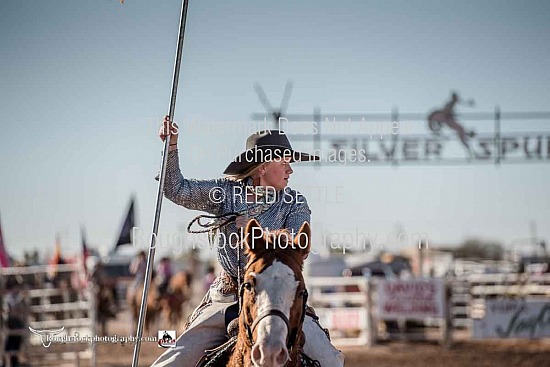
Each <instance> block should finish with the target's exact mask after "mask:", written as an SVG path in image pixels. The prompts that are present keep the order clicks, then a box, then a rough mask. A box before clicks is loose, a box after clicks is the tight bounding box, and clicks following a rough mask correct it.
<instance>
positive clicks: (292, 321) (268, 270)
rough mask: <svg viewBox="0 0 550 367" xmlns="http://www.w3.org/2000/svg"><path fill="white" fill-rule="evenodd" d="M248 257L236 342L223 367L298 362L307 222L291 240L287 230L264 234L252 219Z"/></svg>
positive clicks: (278, 365) (273, 366) (308, 233)
mask: <svg viewBox="0 0 550 367" xmlns="http://www.w3.org/2000/svg"><path fill="white" fill-rule="evenodd" d="M245 233H246V237H245V241H244V245H245V247H246V250H245V251H246V254H247V255H248V263H247V265H246V268H245V274H244V281H243V283H242V285H241V288H240V290H239V298H240V302H241V310H240V313H239V319H238V323H239V328H238V336H237V342H236V344H235V348H234V350H233V353H232V354H231V356H230V358H229V363H228V364H227V366H230V367H237V366H239V367H241V366H242V367H244V366H265V367H282V366H287V367H290V366H300V365H301V364H300V363H301V359H300V357H301V351H302V348H303V345H304V341H305V338H304V334H303V332H302V325H303V322H304V317H305V311H306V302H307V290H306V287H305V282H304V277H303V275H302V270H303V263H304V258H305V257H307V255H308V253H309V249H310V243H309V239H310V238H311V229H310V226H309V223H307V222H305V223H304V224H303V225H302V227H301V228H300V231H299V233H298V234H297V235H296V236H295V239H294V241H292V240H291V235H290V233H289V232H288V231H285V230H279V231H274V232H269V233H264V230H262V227H261V226H260V224H259V223H258V222H257V221H256V220H255V219H252V220H250V221H249V222H248V224H247V226H246V231H245Z"/></svg>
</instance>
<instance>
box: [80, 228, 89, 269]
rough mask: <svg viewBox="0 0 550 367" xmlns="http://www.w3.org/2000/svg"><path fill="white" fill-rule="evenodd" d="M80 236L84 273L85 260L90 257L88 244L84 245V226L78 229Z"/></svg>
mask: <svg viewBox="0 0 550 367" xmlns="http://www.w3.org/2000/svg"><path fill="white" fill-rule="evenodd" d="M80 234H81V237H82V266H83V268H84V272H86V270H87V269H86V259H88V256H90V251H89V250H88V244H87V243H86V230H85V229H84V226H81V227H80Z"/></svg>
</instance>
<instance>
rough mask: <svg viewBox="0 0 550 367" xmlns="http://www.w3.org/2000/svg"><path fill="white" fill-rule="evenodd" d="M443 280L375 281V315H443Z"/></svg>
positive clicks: (440, 316) (384, 317)
mask: <svg viewBox="0 0 550 367" xmlns="http://www.w3.org/2000/svg"><path fill="white" fill-rule="evenodd" d="M444 304H445V292H444V286H443V281H442V280H439V279H425V280H382V281H380V283H379V284H378V301H377V306H378V307H377V309H378V316H379V318H381V319H398V318H405V319H416V318H420V319H422V318H444V317H445V313H444Z"/></svg>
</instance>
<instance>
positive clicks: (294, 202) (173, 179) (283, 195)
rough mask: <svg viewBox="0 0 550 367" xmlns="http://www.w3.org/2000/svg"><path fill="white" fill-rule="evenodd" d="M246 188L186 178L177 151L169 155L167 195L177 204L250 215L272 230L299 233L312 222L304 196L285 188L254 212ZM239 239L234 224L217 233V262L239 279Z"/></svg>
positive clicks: (224, 181)
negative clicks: (305, 224)
mask: <svg viewBox="0 0 550 367" xmlns="http://www.w3.org/2000/svg"><path fill="white" fill-rule="evenodd" d="M243 187H244V185H243V183H241V182H238V181H234V180H230V179H227V178H218V179H212V180H197V179H186V178H184V177H183V175H182V174H181V171H180V168H179V158H178V151H177V150H174V151H171V152H169V153H168V161H167V165H166V177H165V182H164V195H165V196H166V198H168V199H169V200H170V201H172V202H174V203H175V204H178V205H181V206H183V207H185V208H187V209H191V210H200V211H204V212H207V213H210V214H213V215H223V214H227V213H231V212H247V213H248V214H247V216H248V217H249V218H255V219H256V220H257V221H258V222H259V223H260V225H261V226H262V228H267V229H268V230H270V231H271V230H277V229H287V230H289V231H290V232H291V233H292V234H297V233H298V231H299V230H300V227H301V226H302V224H303V223H304V222H305V221H307V222H310V219H311V210H310V209H309V206H308V204H307V201H306V199H305V197H304V196H302V195H301V194H300V193H299V192H298V191H295V190H292V189H291V188H289V187H286V188H285V189H284V190H281V191H278V192H277V193H276V195H275V196H274V198H273V200H272V201H271V200H270V201H269V204H270V205H269V206H268V207H267V208H266V209H264V210H260V212H259V213H254V212H251V210H250V208H251V207H252V206H253V204H247V203H246V194H245V192H246V191H245V190H244V188H243ZM241 194H242V195H241ZM240 238H241V235H240V231H239V230H238V229H237V227H236V225H235V222H231V223H229V224H228V225H226V226H224V227H222V228H221V229H220V232H219V234H218V246H217V258H218V261H219V262H220V264H221V266H222V268H223V269H224V270H225V272H227V273H228V274H229V275H231V276H232V277H234V278H236V277H237V268H238V263H237V242H238V240H240ZM240 258H241V267H242V266H243V264H246V261H247V258H246V255H245V254H244V253H243V252H241V254H240Z"/></svg>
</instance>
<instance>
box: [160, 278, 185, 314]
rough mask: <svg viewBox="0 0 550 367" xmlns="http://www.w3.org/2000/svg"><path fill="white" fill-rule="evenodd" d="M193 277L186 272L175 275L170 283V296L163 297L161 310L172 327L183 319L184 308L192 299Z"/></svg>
mask: <svg viewBox="0 0 550 367" xmlns="http://www.w3.org/2000/svg"><path fill="white" fill-rule="evenodd" d="M190 281H191V275H190V274H187V273H186V272H184V271H180V272H178V273H176V274H174V275H173V276H172V277H171V278H170V282H169V283H168V294H167V295H165V296H163V297H161V299H160V308H161V310H162V313H163V315H164V317H165V318H166V320H168V322H169V323H170V324H171V325H178V324H179V322H180V320H181V319H182V318H183V306H184V304H185V303H186V302H187V301H189V300H190V299H191V284H190Z"/></svg>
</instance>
